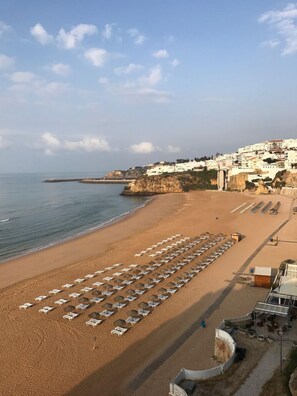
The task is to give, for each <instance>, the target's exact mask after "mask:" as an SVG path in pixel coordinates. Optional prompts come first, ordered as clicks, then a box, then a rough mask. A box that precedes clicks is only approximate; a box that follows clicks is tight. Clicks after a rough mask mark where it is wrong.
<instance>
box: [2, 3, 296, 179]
mask: <svg viewBox="0 0 297 396" xmlns="http://www.w3.org/2000/svg"><path fill="white" fill-rule="evenodd" d="M296 60H297V3H294V2H291V3H290V2H287V1H276V0H261V1H258V0H249V1H246V0H237V1H234V0H183V1H182V0H162V1H160V0H150V1H145V0H143V1H140V0H125V1H123V0H108V1H104V0H85V1H83V2H82V1H80V0H63V1H61V0H43V1H40V0H26V1H25V2H24V1H23V0H0V173H9V172H57V171H73V172H78V171H84V172H88V171H90V172H93V173H94V172H97V171H98V172H104V171H106V172H107V171H110V170H112V169H128V168H129V167H132V166H137V165H146V164H150V163H153V162H156V161H161V160H164V161H173V160H175V159H177V158H194V157H199V156H203V155H213V154H215V153H216V152H220V153H229V152H233V151H236V150H237V149H238V148H239V147H242V146H244V145H247V144H252V143H257V142H262V141H264V140H269V139H274V138H296V137H297V117H296V103H297V100H296V99H297V78H296V70H297V68H296V66H297V62H296Z"/></svg>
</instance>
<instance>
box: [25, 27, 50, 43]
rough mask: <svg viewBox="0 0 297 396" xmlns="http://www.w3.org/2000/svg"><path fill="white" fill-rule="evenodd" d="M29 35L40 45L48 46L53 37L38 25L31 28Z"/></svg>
mask: <svg viewBox="0 0 297 396" xmlns="http://www.w3.org/2000/svg"><path fill="white" fill-rule="evenodd" d="M30 33H31V35H32V36H33V37H34V38H35V39H36V40H37V41H38V42H39V43H40V44H42V45H46V44H50V43H52V42H53V41H54V37H53V36H52V35H51V34H49V33H48V32H47V31H46V30H45V29H44V27H43V26H42V25H41V24H40V23H37V24H36V25H35V26H33V27H31V29H30Z"/></svg>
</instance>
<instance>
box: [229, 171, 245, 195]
mask: <svg viewBox="0 0 297 396" xmlns="http://www.w3.org/2000/svg"><path fill="white" fill-rule="evenodd" d="M247 180H248V174H247V173H244V172H242V173H238V174H237V175H233V176H231V177H230V180H229V181H228V189H229V190H236V191H244V190H245V188H246V183H245V182H246V181H247Z"/></svg>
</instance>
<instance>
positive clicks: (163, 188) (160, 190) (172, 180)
mask: <svg viewBox="0 0 297 396" xmlns="http://www.w3.org/2000/svg"><path fill="white" fill-rule="evenodd" d="M215 176H216V174H214V172H213V171H203V172H190V173H181V174H174V175H162V176H142V177H139V178H138V179H137V180H134V181H133V182H131V183H129V185H128V186H126V187H125V189H124V191H123V193H122V194H123V195H154V194H166V193H179V192H184V191H190V190H203V189H211V188H212V189H215V188H216V178H215Z"/></svg>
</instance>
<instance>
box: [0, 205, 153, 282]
mask: <svg viewBox="0 0 297 396" xmlns="http://www.w3.org/2000/svg"><path fill="white" fill-rule="evenodd" d="M154 198H155V197H149V198H148V199H147V200H146V201H145V203H144V204H142V205H139V206H138V207H137V208H134V209H132V210H130V211H128V212H124V213H122V214H120V215H118V216H116V217H113V218H111V219H110V220H106V221H104V222H103V223H100V224H99V225H98V226H95V227H92V228H89V229H87V230H85V231H81V232H79V233H77V234H75V235H71V236H69V237H65V238H63V239H60V240H58V241H56V242H51V243H49V244H47V245H43V246H40V247H37V248H34V249H32V250H28V251H26V252H23V253H21V254H18V255H16V256H12V257H9V258H7V259H4V260H0V268H1V265H2V264H6V263H8V262H10V261H13V260H17V259H21V258H22V257H26V256H28V255H31V254H35V253H38V252H41V251H43V250H46V249H51V248H53V247H55V246H59V245H62V244H64V243H68V242H71V241H74V240H75V239H77V238H81V237H83V236H85V235H88V234H90V233H92V232H96V231H98V230H101V229H103V228H104V227H109V226H111V225H113V224H116V223H117V222H119V221H122V220H125V218H126V217H128V216H133V214H134V213H135V212H136V211H137V210H139V209H142V208H144V207H145V206H147V205H148V204H149V203H150V202H151V201H153V200H154ZM0 289H1V283H0Z"/></svg>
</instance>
